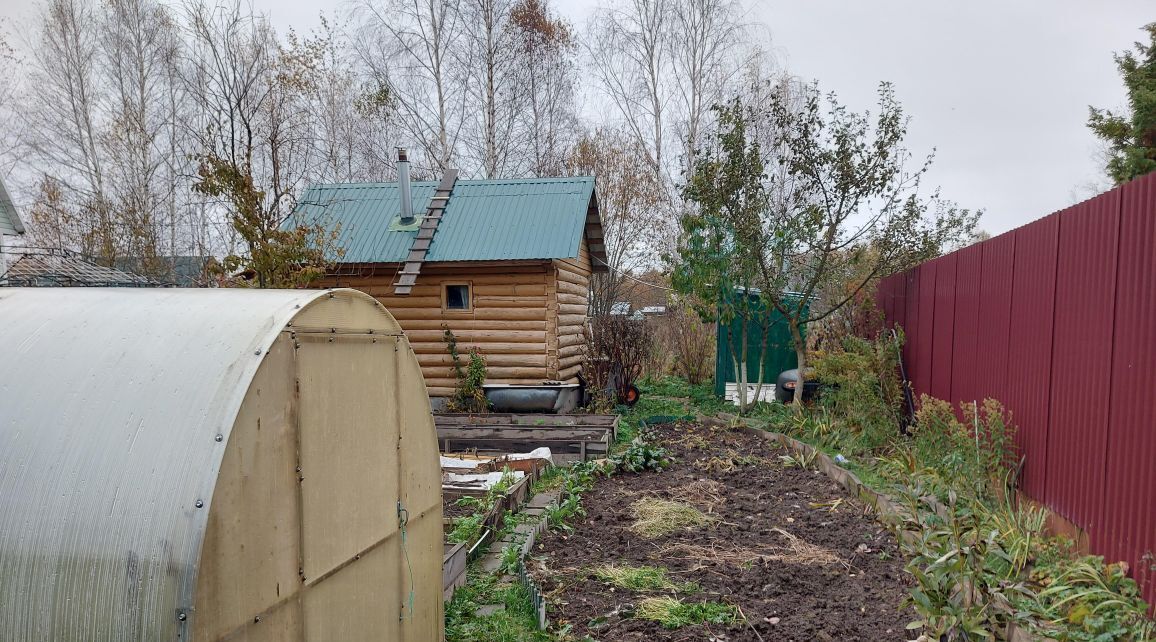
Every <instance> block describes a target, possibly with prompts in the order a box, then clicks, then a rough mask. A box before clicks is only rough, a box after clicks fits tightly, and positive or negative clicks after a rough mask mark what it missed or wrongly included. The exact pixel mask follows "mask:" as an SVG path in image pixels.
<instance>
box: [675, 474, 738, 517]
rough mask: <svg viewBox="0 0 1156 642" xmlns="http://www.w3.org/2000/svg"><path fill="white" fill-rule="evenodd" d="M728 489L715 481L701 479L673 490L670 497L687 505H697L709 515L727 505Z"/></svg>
mask: <svg viewBox="0 0 1156 642" xmlns="http://www.w3.org/2000/svg"><path fill="white" fill-rule="evenodd" d="M726 492H727V487H726V485H725V484H720V483H719V482H717V481H715V480H713V479H700V480H698V481H695V482H691V483H690V484H687V485H685V486H679V487H678V488H676V489H675V490H673V491H672V492H671V494H670V496H671V497H672V498H673V499H675V500H678V501H681V502H685V503H687V504H695V505H697V506H699V507H701V508H702V509H703V510H705V511H706V512H708V513H713V512H714V510H715V509H716V508H718V507H719V506H722V505H723V504H725V503H726V501H727V499H726Z"/></svg>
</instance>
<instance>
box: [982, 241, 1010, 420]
mask: <svg viewBox="0 0 1156 642" xmlns="http://www.w3.org/2000/svg"><path fill="white" fill-rule="evenodd" d="M980 247H982V248H983V278H982V285H981V287H980V300H979V322H978V326H979V330H978V332H979V340H978V341H977V342H976V353H977V354H976V369H975V372H974V373H973V376H974V377H975V378H976V381H975V382H974V383H975V386H974V391H975V392H974V394H975V396H976V397H978V398H980V399H987V398H989V397H990V398H992V399H998V400H1000V401H1004V400H1005V392H1006V388H1005V385H1006V383H1007V363H1008V358H1007V357H1008V333H1009V332H1010V330H1011V308H1012V271H1013V269H1014V267H1015V252H1016V235H1015V234H1014V233H1013V234H1001V235H1000V236H997V237H995V238H993V239H988V240H987V241H984V242H983V243H981V244H980Z"/></svg>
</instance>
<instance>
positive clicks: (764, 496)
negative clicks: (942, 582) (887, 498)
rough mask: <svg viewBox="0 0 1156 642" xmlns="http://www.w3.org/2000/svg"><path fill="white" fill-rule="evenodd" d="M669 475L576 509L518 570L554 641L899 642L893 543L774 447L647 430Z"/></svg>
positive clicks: (905, 618) (684, 426)
mask: <svg viewBox="0 0 1156 642" xmlns="http://www.w3.org/2000/svg"><path fill="white" fill-rule="evenodd" d="M647 439H648V441H650V442H651V443H653V444H655V445H658V446H661V447H664V448H666V449H667V450H668V451H669V454H670V455H672V456H673V457H674V463H673V464H671V465H670V467H669V468H667V469H666V470H664V471H662V472H645V473H638V474H631V473H619V474H616V475H614V476H612V477H610V478H608V479H601V480H600V481H599V482H598V483H597V484H596V485H595V486H594V488H593V489H592V490H591V491H590V492H588V493H586V494H585V495H584V496H583V499H582V504H583V506H584V508H585V510H586V517H585V518H584V519H581V520H575V521H574V522H572V523H571V524H570V526H571V527H572V528H573V532H569V533H567V532H565V531H561V530H555V531H551V532H550V533H548V534H546V535H544V536H543V537H542V538H541V539H540V540H539V543H538V545H536V546H535V548H534V551H533V553H532V556H531V558H530V559H527V560H526V566H527V568H528V569H529V570H530V572H531V574H532V575H533V576H534V578H535V579H536V581H537V582H538V583H539V585H540V586H541V588H542V591H543V593H544V594H545V595H546V596H547V599H548V603H549V610H548V618H549V619H550V621H551V623H552V625H553V626H554V627H564V626H569V627H570V631H569V632H570V634H571V635H572V636H573V637H574V638H577V639H582V638H583V637H585V636H589V637H590V638H593V639H595V640H600V641H603V642H610V641H612V640H644V639H645V640H726V641H728V642H737V641H740V640H755V641H758V640H764V641H769V640H798V641H803V640H806V641H808V642H810V641H813V640H839V641H843V640H905V639H908V636H906V635H905V634H906V633H907V631H906V630H905V625H906V624H907V623H908V622H910V621H912V620H914V619H916V618H915V614H914V612H913V611H911V610H909V609H906V608H904V607H903V601H904V597H905V596H906V595H907V587H908V578H907V576H906V574H905V573H904V571H903V561H902V559H901V558H900V553H899V550H898V547H897V546H896V544H895V539H894V537H893V536H892V535H891V534H890V533H889V532H888V531H886V530H885V529H884V528H883V527H882V526H881V525H879V524H878V523H877V522H875V521H874V520H873V519H872V517H871V515H870V513H869V512H867V511H866V510H864V507H863V506H861V505H860V504H858V503H857V502H855V501H854V500H852V499H851V498H850V497H848V496H846V494H845V492H844V491H843V489H842V488H841V487H840V486H838V485H837V484H835V483H834V482H833V481H831V480H830V479H828V478H827V477H826V476H825V475H823V474H821V473H819V472H818V471H816V470H814V469H812V468H810V467H809V463H810V462H806V461H802V460H800V459H798V458H788V457H787V455H788V452H787V451H785V450H783V449H782V448H781V447H780V446H779V445H778V444H777V443H774V442H770V441H768V440H765V439H761V438H760V437H758V436H757V435H753V434H751V433H749V432H742V431H736V430H733V429H730V428H727V427H725V426H708V425H704V424H700V423H690V422H678V423H674V424H665V425H660V426H654V427H652V432H651V433H650V434H649V435H648V436H647Z"/></svg>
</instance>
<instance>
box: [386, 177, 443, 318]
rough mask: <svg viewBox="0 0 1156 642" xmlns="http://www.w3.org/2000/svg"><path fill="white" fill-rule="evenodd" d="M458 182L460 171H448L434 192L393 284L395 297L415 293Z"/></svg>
mask: <svg viewBox="0 0 1156 642" xmlns="http://www.w3.org/2000/svg"><path fill="white" fill-rule="evenodd" d="M457 182H458V170H456V169H447V170H446V173H445V174H443V175H442V182H441V183H439V184H438V186H437V189H436V190H434V195H433V196H432V197H430V200H429V207H427V208H426V211H425V217H423V218H422V221H421V226H420V227H418V228H417V236H416V237H414V239H413V245H412V246H410V248H409V256H407V257H406V259H405V265H403V266H402V268H401V272H399V273H398V276H399V277H400V278H398V280H397V282H396V283H394V284H393V294H394V295H395V296H407V295H408V294H409V293H410V292H411V291H413V286H414V284H415V283H417V277H418V275H419V274H421V264H422V263H424V262H425V257H426V254H428V253H429V246H430V243H431V242H433V237H434V234H435V233H437V231H438V224H439V223H441V221H442V215H443V214H445V211H446V204H447V203H449V200H450V195H451V194H453V191H454V184H455V183H457Z"/></svg>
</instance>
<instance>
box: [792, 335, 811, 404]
mask: <svg viewBox="0 0 1156 642" xmlns="http://www.w3.org/2000/svg"><path fill="white" fill-rule="evenodd" d="M788 325H789V326H790V328H791V343H794V344H795V359H796V361H797V362H798V365H797V366H796V367H797V368H798V369H799V380H798V383H796V384H795V395H794V399H793V402H794V404H795V409H796V410H800V411H801V410H802V409H803V390H804V389H805V388H806V386H807V343H806V342H805V341H804V340H803V329H802V327H800V326H799V321H798V320H797V319H794V318H792V319H789V320H788Z"/></svg>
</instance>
